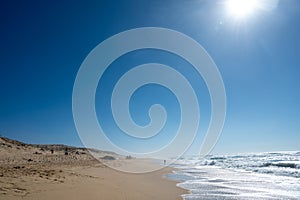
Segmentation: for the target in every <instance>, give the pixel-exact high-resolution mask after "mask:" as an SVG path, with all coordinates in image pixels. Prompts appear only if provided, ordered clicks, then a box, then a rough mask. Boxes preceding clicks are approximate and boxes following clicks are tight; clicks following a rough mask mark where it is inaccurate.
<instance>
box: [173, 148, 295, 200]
mask: <svg viewBox="0 0 300 200" xmlns="http://www.w3.org/2000/svg"><path fill="white" fill-rule="evenodd" d="M173 167H175V168H177V170H175V171H174V173H173V174H169V175H168V177H169V178H172V179H176V180H178V181H180V183H179V184H178V186H179V187H182V188H184V189H187V190H189V191H190V194H185V195H183V198H184V199H185V200H195V199H216V200H221V199H222V200H223V199H224V200H227V199H229V200H231V199H242V200H244V199H245V200H248V199H262V200H264V199H268V200H269V199H291V200H294V199H295V200H296V199H300V152H271V153H252V154H240V155H211V156H207V157H205V158H202V159H201V158H199V157H197V156H192V157H185V158H182V159H179V160H178V161H177V162H176V163H174V164H173Z"/></svg>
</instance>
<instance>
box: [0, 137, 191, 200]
mask: <svg viewBox="0 0 300 200" xmlns="http://www.w3.org/2000/svg"><path fill="white" fill-rule="evenodd" d="M51 149H53V150H54V152H53V153H52V152H51ZM65 150H67V152H68V155H65ZM101 153H102V154H103V156H111V157H114V158H117V160H111V161H109V162H115V163H116V165H124V164H126V165H127V166H131V165H135V164H136V163H138V162H139V159H130V160H126V159H125V158H122V157H121V156H118V155H116V154H113V153H110V152H101ZM142 163H143V165H145V163H146V162H144V161H142ZM145 167H146V166H145ZM171 170H172V169H171V168H164V169H162V170H159V171H156V172H151V173H144V174H129V173H123V172H119V171H116V170H113V169H111V168H109V167H106V166H105V165H104V164H102V163H100V162H99V161H98V160H95V159H94V158H93V157H92V156H91V155H90V154H89V152H88V151H87V150H86V149H83V148H74V147H67V146H64V145H28V144H24V143H20V142H17V141H14V140H9V139H6V138H0V199H5V200H10V199H25V200H26V199H34V200H35V199H36V200H50V199H51V200H52V199H66V200H67V199H80V200H81V199H86V200H89V199H97V200H100V199H103V200H110V199H115V200H118V199H128V200H135V199H137V200H142V199H145V200H147V199H151V200H152V199H172V200H173V199H182V198H181V196H180V195H181V194H183V193H185V192H186V191H185V190H183V189H180V188H178V187H176V182H174V181H171V180H167V179H165V178H164V177H163V176H164V174H166V173H170V172H171Z"/></svg>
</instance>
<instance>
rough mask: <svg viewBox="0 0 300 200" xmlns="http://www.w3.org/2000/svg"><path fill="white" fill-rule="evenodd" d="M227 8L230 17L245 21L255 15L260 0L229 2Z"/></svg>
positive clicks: (234, 0)
mask: <svg viewBox="0 0 300 200" xmlns="http://www.w3.org/2000/svg"><path fill="white" fill-rule="evenodd" d="M226 6H227V9H228V13H229V15H231V16H233V17H235V18H237V19H243V18H246V17H248V16H250V15H251V14H253V12H254V11H255V10H256V9H257V8H258V0H228V1H227V2H226Z"/></svg>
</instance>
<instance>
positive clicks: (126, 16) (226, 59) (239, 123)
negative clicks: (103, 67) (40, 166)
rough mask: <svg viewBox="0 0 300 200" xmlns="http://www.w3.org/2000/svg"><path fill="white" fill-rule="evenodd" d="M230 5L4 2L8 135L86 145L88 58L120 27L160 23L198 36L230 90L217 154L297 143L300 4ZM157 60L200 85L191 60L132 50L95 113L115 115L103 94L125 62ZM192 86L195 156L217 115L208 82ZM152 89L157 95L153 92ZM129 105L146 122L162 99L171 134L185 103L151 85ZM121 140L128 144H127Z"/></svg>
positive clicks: (1, 85)
mask: <svg viewBox="0 0 300 200" xmlns="http://www.w3.org/2000/svg"><path fill="white" fill-rule="evenodd" d="M223 2H224V1H221V0H220V1H209V0H191V1H185V2H184V3H183V1H179V0H178V1H156V0H154V1H150V0H149V1H146V0H137V1H106V2H105V1H87V2H84V1H81V2H79V1H57V2H56V1H7V2H6V3H3V2H2V3H1V6H0V25H1V31H0V36H1V37H0V44H1V46H0V47H1V48H0V51H1V52H0V53H1V54H0V58H1V59H0V95H1V98H0V134H1V135H2V136H6V137H10V138H13V139H18V140H21V141H24V142H28V143H64V144H69V145H76V146H81V145H82V144H81V141H80V139H79V137H78V135H77V132H76V129H75V125H74V122H73V117H72V89H73V84H74V80H75V77H76V73H77V71H78V69H79V67H80V65H81V63H82V61H83V60H84V58H85V57H86V56H87V54H88V53H89V52H90V51H91V50H92V49H93V48H94V47H95V46H96V45H98V44H99V43H100V42H102V41H104V40H105V39H107V38H108V37H110V36H112V35H114V34H117V33H119V32H121V31H125V30H128V29H132V28H138V27H148V26H155V27H165V28H170V29H174V30H176V31H180V32H182V33H184V34H186V35H188V36H190V37H192V38H193V39H195V40H196V41H197V42H199V43H200V44H201V45H202V46H203V47H204V48H205V49H206V50H207V52H208V53H209V54H210V55H211V57H212V58H213V59H214V61H215V63H216V64H217V66H218V68H219V70H220V73H221V75H222V77H223V80H224V84H225V88H226V93H227V118H226V123H225V126H224V130H223V132H222V135H221V137H220V139H219V142H218V143H217V145H216V147H215V149H214V152H215V153H233V152H253V151H256V152H257V151H279V150H299V149H300V92H299V91H300V37H299V36H300V1H298V0H282V1H279V4H278V5H277V8H275V9H273V10H271V11H266V10H259V11H257V12H256V13H253V14H252V16H249V17H248V18H247V19H243V20H234V19H232V18H231V17H229V16H228V13H227V12H226V9H225V8H224V3H223ZM150 61H151V62H159V63H165V64H168V65H170V66H173V67H174V68H176V69H178V70H179V69H182V70H183V72H182V73H184V74H186V75H187V76H189V77H190V79H191V81H192V82H193V81H196V79H197V77H196V75H195V73H194V72H193V70H191V69H188V64H186V63H184V61H182V60H179V59H178V58H175V57H174V56H172V55H170V54H167V53H165V52H159V51H151V50H149V51H141V52H134V53H133V54H131V55H127V57H124V58H123V57H122V58H120V59H119V60H117V61H116V62H115V63H113V64H112V66H111V68H110V70H112V71H108V72H107V73H106V76H105V77H103V78H104V79H103V80H102V81H106V84H107V87H106V88H102V89H101V88H99V90H98V91H97V99H96V106H97V111H99V112H107V113H109V110H105V109H106V108H109V107H107V106H105V105H106V103H107V102H108V101H107V99H108V98H109V95H106V96H105V95H99V94H105V93H109V91H110V89H111V88H110V86H109V85H110V82H111V83H113V82H114V81H115V80H117V78H118V76H120V74H122V73H123V72H124V71H123V72H122V71H121V70H119V69H118V68H117V66H118V65H124V66H125V67H124V68H122V70H126V69H127V70H128V69H130V68H131V67H132V66H134V65H137V64H142V63H146V62H150ZM184 66H187V67H184ZM126 67H128V68H126ZM114 69H115V70H114ZM194 79H195V80H194ZM200 79H201V77H200ZM194 85H196V86H194V87H195V89H196V91H198V92H197V96H198V97H199V98H200V99H201V104H200V109H201V114H202V112H203V113H204V114H203V115H201V117H202V116H203V118H202V119H201V120H203V121H202V122H201V123H202V124H201V126H202V125H204V128H203V129H202V128H201V129H200V131H199V137H198V138H197V139H196V140H195V143H194V144H193V146H192V147H191V150H190V152H191V153H192V152H195V151H196V150H198V149H199V145H200V144H201V141H202V138H203V135H202V132H204V131H205V126H207V124H208V120H209V114H210V108H209V106H210V103H209V95H208V93H207V91H206V90H205V89H206V88H205V84H204V83H203V81H202V80H200V81H199V82H195V84H194ZM154 93H155V94H156V96H158V97H159V99H154V98H152V97H153V95H151V94H154ZM102 97H104V98H102ZM131 103H132V104H131V110H132V115H133V118H134V120H136V122H137V123H138V124H141V125H143V124H144V125H145V124H147V120H149V119H148V118H147V116H146V115H145V113H147V109H148V108H149V107H148V106H149V105H151V104H152V103H162V104H164V105H165V106H166V110H167V111H168V112H170V115H169V116H170V117H169V119H168V120H169V121H168V122H167V124H166V125H167V126H166V129H164V131H166V132H168V133H171V132H172V130H173V129H176V127H177V124H178V123H177V122H178V120H179V114H178V113H179V111H178V102H177V101H176V99H175V98H174V95H172V94H171V93H170V92H169V91H168V90H166V89H164V88H162V87H159V86H157V85H152V86H145V87H143V88H141V89H140V90H139V91H137V92H136V93H135V94H134V96H133V100H132V102H131ZM106 116H107V117H106V120H107V122H106V125H105V124H104V126H106V127H107V128H108V129H109V128H110V127H113V126H112V125H111V124H112V123H113V122H112V121H111V118H110V117H111V114H106ZM112 129H113V128H112ZM114 133H115V132H114ZM171 136H172V135H168V137H171ZM111 137H112V138H114V136H111ZM166 138H167V137H166ZM122 141H123V139H120V140H119V142H120V145H122V144H123V145H126V144H128V143H126V144H125V143H122Z"/></svg>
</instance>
